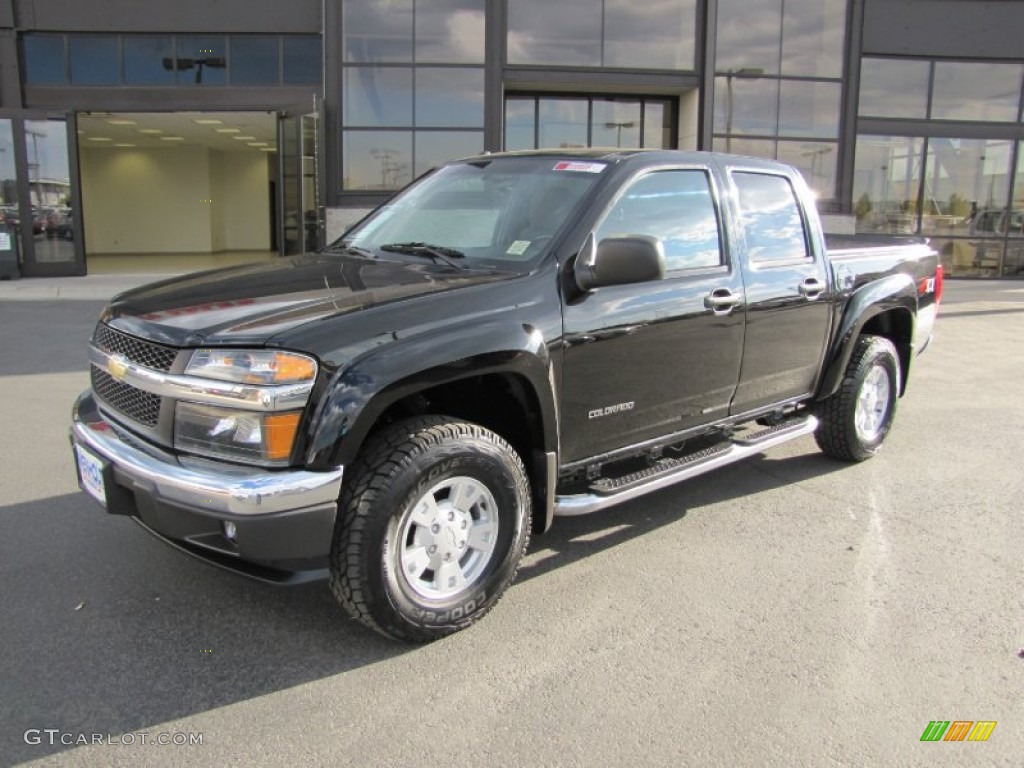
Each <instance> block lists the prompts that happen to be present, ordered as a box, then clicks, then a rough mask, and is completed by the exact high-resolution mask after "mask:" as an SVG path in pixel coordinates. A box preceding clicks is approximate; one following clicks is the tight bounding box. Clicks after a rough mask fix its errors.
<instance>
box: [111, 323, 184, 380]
mask: <svg viewBox="0 0 1024 768" xmlns="http://www.w3.org/2000/svg"><path fill="white" fill-rule="evenodd" d="M92 343H93V344H95V345H96V346H97V347H99V348H100V349H102V350H104V351H106V352H114V353H117V354H120V355H124V356H125V358H127V359H128V360H130V361H131V362H133V363H135V364H136V365H141V366H143V367H145V368H152V369H154V370H157V371H169V370H171V366H172V365H173V364H174V358H175V357H177V355H178V350H177V349H175V348H174V347H167V346H164V345H163V344H154V343H153V342H151V341H143V340H142V339H137V338H135V337H134V336H129V335H128V334H126V333H121V332H120V331H115V330H114V329H113V328H111V327H110V326H109V325H104V324H103V323H100V324H99V325H97V326H96V331H95V332H94V333H93V335H92Z"/></svg>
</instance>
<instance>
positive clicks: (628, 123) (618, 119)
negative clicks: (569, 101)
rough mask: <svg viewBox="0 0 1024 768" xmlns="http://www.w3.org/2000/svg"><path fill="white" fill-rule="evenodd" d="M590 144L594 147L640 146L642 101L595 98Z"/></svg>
mask: <svg viewBox="0 0 1024 768" xmlns="http://www.w3.org/2000/svg"><path fill="white" fill-rule="evenodd" d="M590 125H591V134H590V144H591V146H594V147H639V146H640V101H639V100H636V101H612V100H602V99H595V100H594V107H593V116H592V118H591V122H590Z"/></svg>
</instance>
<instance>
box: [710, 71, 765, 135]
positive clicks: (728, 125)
mask: <svg viewBox="0 0 1024 768" xmlns="http://www.w3.org/2000/svg"><path fill="white" fill-rule="evenodd" d="M730 80H731V85H730ZM778 93H779V81H778V80H765V79H763V78H746V77H732V78H728V77H716V78H715V123H714V125H715V132H716V133H733V134H739V135H743V134H759V135H762V136H774V135H775V130H776V122H777V116H778Z"/></svg>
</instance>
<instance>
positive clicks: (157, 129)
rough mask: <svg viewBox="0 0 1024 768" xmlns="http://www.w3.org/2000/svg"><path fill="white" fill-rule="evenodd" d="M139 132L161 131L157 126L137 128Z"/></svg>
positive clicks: (151, 132)
mask: <svg viewBox="0 0 1024 768" xmlns="http://www.w3.org/2000/svg"><path fill="white" fill-rule="evenodd" d="M139 133H147V134H156V133H163V131H162V130H160V129H159V128H139Z"/></svg>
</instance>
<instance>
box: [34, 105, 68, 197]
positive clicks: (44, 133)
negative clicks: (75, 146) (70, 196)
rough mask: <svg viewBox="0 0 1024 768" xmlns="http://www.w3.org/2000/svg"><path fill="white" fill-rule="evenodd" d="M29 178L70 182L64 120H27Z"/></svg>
mask: <svg viewBox="0 0 1024 768" xmlns="http://www.w3.org/2000/svg"><path fill="white" fill-rule="evenodd" d="M25 147H26V151H27V153H28V166H29V169H28V170H29V179H30V180H35V179H37V178H38V179H40V180H43V179H46V180H52V181H62V182H68V181H70V179H71V175H70V173H69V171H68V140H67V126H66V125H65V124H64V121H63V120H26V121H25Z"/></svg>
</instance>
